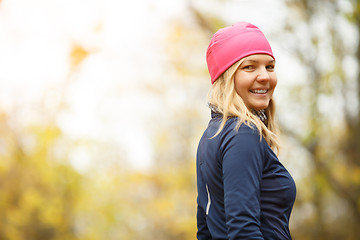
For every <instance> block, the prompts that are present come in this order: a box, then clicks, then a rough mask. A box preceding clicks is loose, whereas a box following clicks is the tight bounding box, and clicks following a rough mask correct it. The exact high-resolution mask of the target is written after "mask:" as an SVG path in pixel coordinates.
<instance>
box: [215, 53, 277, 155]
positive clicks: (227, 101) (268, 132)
mask: <svg viewBox="0 0 360 240" xmlns="http://www.w3.org/2000/svg"><path fill="white" fill-rule="evenodd" d="M243 61H244V59H241V60H239V61H237V62H236V63H234V64H233V65H232V66H231V67H230V68H228V69H227V70H226V71H225V72H224V73H223V74H222V75H221V76H220V77H219V78H218V79H217V80H216V81H215V82H214V84H213V85H212V87H211V89H210V92H209V96H208V100H209V105H210V106H211V107H213V108H215V109H216V111H217V112H219V113H221V114H222V121H221V124H220V126H219V129H218V131H217V132H216V134H215V135H214V136H213V137H215V136H217V135H218V134H219V133H220V132H221V131H222V129H223V128H224V126H225V124H226V121H227V119H228V118H230V117H237V118H238V122H237V124H236V127H235V130H238V129H239V128H240V126H241V124H243V123H244V124H246V125H248V126H249V127H251V128H252V127H253V126H255V127H256V128H257V129H258V131H259V134H260V140H261V139H262V137H264V138H265V140H266V142H267V143H268V144H269V146H270V147H271V149H272V150H274V151H275V152H276V153H278V152H279V149H280V144H279V139H278V132H279V128H278V125H277V124H276V122H275V102H274V100H273V99H272V98H271V99H270V102H269V106H268V107H267V108H266V109H265V114H266V116H267V122H266V125H265V123H263V122H262V121H261V120H260V119H259V117H257V116H256V115H255V114H254V113H253V112H252V111H251V109H248V108H247V107H246V105H245V103H244V101H243V99H242V98H241V97H240V95H239V94H238V93H237V92H236V90H235V72H236V70H237V69H238V68H239V66H240V64H241V63H242V62H243Z"/></svg>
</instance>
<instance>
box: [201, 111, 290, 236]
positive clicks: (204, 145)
mask: <svg viewBox="0 0 360 240" xmlns="http://www.w3.org/2000/svg"><path fill="white" fill-rule="evenodd" d="M220 121H221V119H220V118H219V115H218V114H215V113H212V119H211V120H210V122H209V125H208V127H207V129H206V130H205V132H204V134H203V136H202V138H201V140H200V143H199V146H198V151H197V159H196V168H197V169H196V172H197V189H198V197H197V204H198V206H197V227H198V231H197V238H198V239H200V240H203V239H206V240H209V239H248V240H250V239H266V240H272V239H291V236H290V232H289V218H290V213H291V210H292V207H293V204H294V201H295V196H296V187H295V183H294V180H293V179H292V177H291V176H290V174H289V172H288V171H287V170H286V169H285V168H284V166H283V165H282V164H281V163H280V162H279V160H278V158H277V157H276V155H275V154H274V152H273V151H272V149H271V148H270V147H269V145H268V144H267V142H266V141H265V140H264V139H262V140H260V136H259V134H258V131H257V129H256V128H255V127H254V128H251V127H249V126H247V125H245V124H242V125H241V126H240V128H239V130H238V131H236V130H235V129H234V128H235V126H236V123H237V118H230V119H228V120H227V122H226V124H225V127H224V129H223V130H222V131H221V133H220V134H219V135H217V136H216V137H215V138H212V137H213V136H214V135H215V133H216V132H217V130H218V129H219V125H220Z"/></svg>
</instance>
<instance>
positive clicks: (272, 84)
mask: <svg viewBox="0 0 360 240" xmlns="http://www.w3.org/2000/svg"><path fill="white" fill-rule="evenodd" d="M270 85H271V87H272V88H273V89H275V87H276V85H277V77H276V76H275V77H273V78H272V79H271V81H270Z"/></svg>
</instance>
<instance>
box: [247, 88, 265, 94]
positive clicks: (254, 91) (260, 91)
mask: <svg viewBox="0 0 360 240" xmlns="http://www.w3.org/2000/svg"><path fill="white" fill-rule="evenodd" d="M250 92H252V93H255V94H264V93H267V92H268V90H266V89H262V90H259V89H256V90H250Z"/></svg>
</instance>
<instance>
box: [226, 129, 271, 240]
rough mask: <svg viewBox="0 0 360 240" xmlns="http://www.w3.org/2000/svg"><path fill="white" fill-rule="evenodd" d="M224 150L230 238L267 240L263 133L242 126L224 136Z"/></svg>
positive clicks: (227, 223)
mask: <svg viewBox="0 0 360 240" xmlns="http://www.w3.org/2000/svg"><path fill="white" fill-rule="evenodd" d="M221 149H222V159H223V162H222V166H223V182H224V207H225V217H226V225H227V230H228V239H230V240H231V239H248V240H249V239H263V236H262V233H261V231H260V212H261V211H260V182H261V178H262V170H263V165H264V163H263V156H264V155H263V151H262V147H261V142H260V136H259V135H258V134H257V132H256V131H255V130H253V129H250V128H249V127H240V129H239V131H238V132H236V131H232V132H231V133H230V134H228V136H226V137H224V139H223V142H222V145H221Z"/></svg>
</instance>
